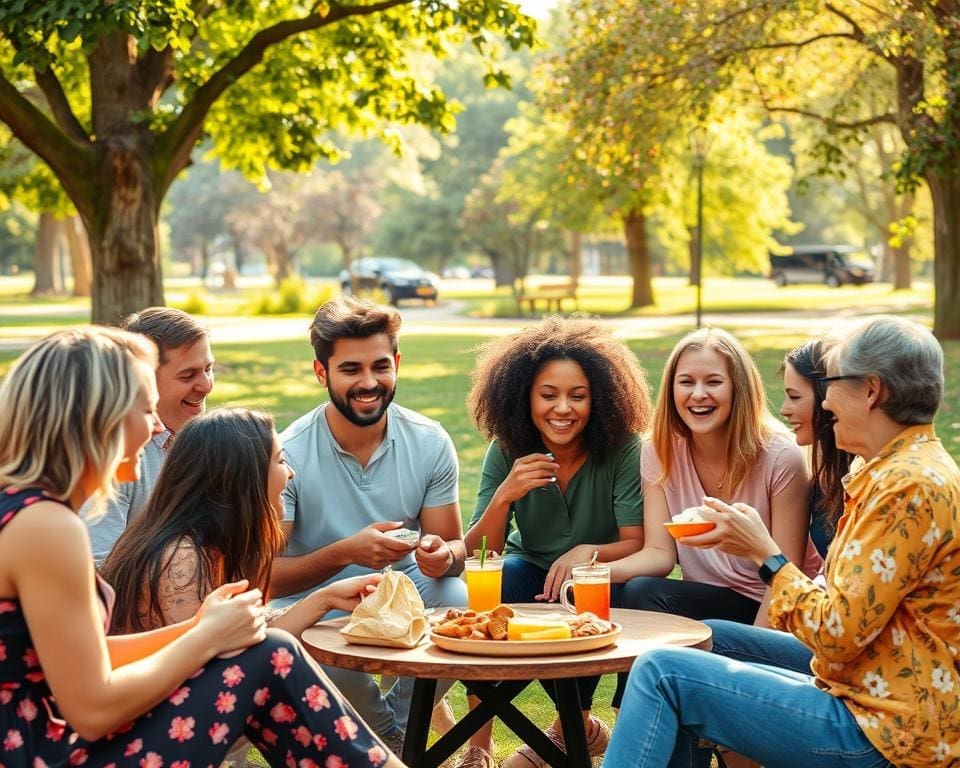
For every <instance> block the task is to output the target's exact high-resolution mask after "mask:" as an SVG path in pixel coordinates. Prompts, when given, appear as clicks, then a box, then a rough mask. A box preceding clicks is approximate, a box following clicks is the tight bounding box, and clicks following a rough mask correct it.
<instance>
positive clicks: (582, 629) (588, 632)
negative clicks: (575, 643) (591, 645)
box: [568, 613, 613, 637]
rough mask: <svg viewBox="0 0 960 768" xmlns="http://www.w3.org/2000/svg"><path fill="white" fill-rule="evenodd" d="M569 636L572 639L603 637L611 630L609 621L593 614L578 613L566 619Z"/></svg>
mask: <svg viewBox="0 0 960 768" xmlns="http://www.w3.org/2000/svg"><path fill="white" fill-rule="evenodd" d="M568 623H569V624H570V634H571V635H572V636H573V637H591V636H592V635H603V634H606V633H607V632H609V631H610V630H611V629H613V626H612V625H611V624H610V622H609V621H604V620H603V619H601V618H599V617H598V616H597V615H596V614H593V613H580V614H577V615H576V616H573V617H571V618H570V619H568Z"/></svg>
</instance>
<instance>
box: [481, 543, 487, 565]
mask: <svg viewBox="0 0 960 768" xmlns="http://www.w3.org/2000/svg"><path fill="white" fill-rule="evenodd" d="M486 559H487V537H486V536H481V537H480V570H481V571H482V570H483V563H484V561H485V560H486Z"/></svg>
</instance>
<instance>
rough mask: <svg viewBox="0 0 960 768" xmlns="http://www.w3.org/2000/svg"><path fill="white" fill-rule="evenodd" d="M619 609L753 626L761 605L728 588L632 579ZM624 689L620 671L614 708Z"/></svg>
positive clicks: (624, 677)
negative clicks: (722, 620) (657, 612)
mask: <svg viewBox="0 0 960 768" xmlns="http://www.w3.org/2000/svg"><path fill="white" fill-rule="evenodd" d="M619 607H620V608H633V609H635V610H638V611H659V612H660V613H672V614H674V615H675V616H686V617H687V618H688V619H699V620H700V621H703V620H704V619H719V618H723V619H732V620H733V621H739V622H742V623H744V624H752V623H753V620H754V619H755V618H756V616H757V609H758V608H759V607H760V603H758V602H757V601H756V600H753V599H751V598H749V597H746V596H745V595H741V594H740V593H739V592H737V591H736V590H733V589H730V588H729V587H717V586H714V585H713V584H703V583H701V582H698V581H684V580H683V579H667V578H663V577H660V576H635V577H634V578H632V579H630V581H628V582H627V583H626V584H624V585H623V592H621V593H620V605H619ZM626 687H627V673H626V672H621V673H620V674H618V675H617V689H616V690H615V691H614V692H613V700H612V701H611V706H613V708H614V709H619V708H620V702H621V701H622V699H623V692H624V690H626Z"/></svg>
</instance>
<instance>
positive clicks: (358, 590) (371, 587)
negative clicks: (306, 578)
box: [314, 573, 383, 618]
mask: <svg viewBox="0 0 960 768" xmlns="http://www.w3.org/2000/svg"><path fill="white" fill-rule="evenodd" d="M381 581H383V574H382V573H369V574H365V575H363V576H353V577H351V578H349V579H340V580H339V581H335V582H333V583H332V584H327V585H326V586H325V587H320V589H318V590H317V591H316V592H315V593H314V594H317V595H318V596H322V600H323V604H324V605H325V606H326V608H325V609H324V610H323V613H326V612H327V611H352V610H353V609H354V608H356V607H357V606H358V605H359V604H360V601H361V600H363V598H364V597H366V596H367V595H369V594H371V593H373V592H374V591H376V589H377V585H378V584H379V583H380V582H381ZM321 615H323V614H321ZM317 618H319V616H318V617H317Z"/></svg>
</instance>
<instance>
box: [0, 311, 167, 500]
mask: <svg viewBox="0 0 960 768" xmlns="http://www.w3.org/2000/svg"><path fill="white" fill-rule="evenodd" d="M138 363H145V364H147V365H149V366H151V367H152V368H156V365H157V349H156V347H155V346H154V344H153V343H152V342H151V341H150V340H149V339H147V338H146V337H144V336H141V335H139V334H134V333H128V332H127V331H121V330H118V329H115V328H105V327H103V328H101V327H96V328H95V327H81V328H71V329H69V330H64V331H58V332H57V333H54V334H51V335H50V336H47V337H46V338H45V339H42V340H41V341H39V342H37V343H36V344H34V345H33V346H32V347H30V349H28V350H27V351H26V352H24V353H23V354H22V355H21V356H20V357H19V358H18V359H17V360H16V362H14V364H13V365H12V366H11V368H10V371H9V372H8V373H7V376H6V378H5V379H4V381H3V385H2V386H0V486H7V485H13V486H15V487H26V486H30V485H39V486H41V487H43V488H44V489H45V490H46V491H48V492H49V493H50V494H51V495H52V496H54V497H55V498H57V499H60V500H61V501H67V500H68V499H69V498H70V496H71V495H72V494H73V492H74V490H75V489H76V488H77V485H78V483H79V482H80V480H81V478H83V476H84V474H85V473H90V472H92V473H93V474H94V476H95V478H96V481H97V485H98V493H96V494H95V495H96V496H97V497H98V498H100V499H102V498H104V497H106V498H109V497H110V496H111V495H112V493H113V477H114V473H115V472H116V469H117V467H118V465H119V464H120V461H121V460H122V459H123V449H124V435H123V421H124V417H125V416H126V414H127V412H128V411H129V410H130V408H131V407H132V406H133V403H134V401H135V400H136V398H137V396H138V395H139V393H140V389H141V386H142V383H141V378H140V372H139V371H138V370H137V368H138Z"/></svg>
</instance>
